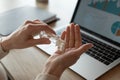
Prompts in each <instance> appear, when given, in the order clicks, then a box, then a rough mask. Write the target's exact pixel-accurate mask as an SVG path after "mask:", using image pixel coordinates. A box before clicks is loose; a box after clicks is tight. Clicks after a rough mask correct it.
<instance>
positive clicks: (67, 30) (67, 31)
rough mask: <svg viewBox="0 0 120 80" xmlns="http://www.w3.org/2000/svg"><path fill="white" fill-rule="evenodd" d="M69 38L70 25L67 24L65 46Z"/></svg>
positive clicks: (67, 44) (67, 45)
mask: <svg viewBox="0 0 120 80" xmlns="http://www.w3.org/2000/svg"><path fill="white" fill-rule="evenodd" d="M69 39H70V27H69V26H68V27H67V29H66V36H65V48H69Z"/></svg>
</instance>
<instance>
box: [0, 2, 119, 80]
mask: <svg viewBox="0 0 120 80" xmlns="http://www.w3.org/2000/svg"><path fill="white" fill-rule="evenodd" d="M76 1H77V0H49V3H48V5H45V4H41V3H40V4H37V5H38V6H39V7H41V5H42V6H44V8H45V9H46V10H48V11H50V12H53V13H56V14H57V16H58V17H59V18H60V20H59V21H57V22H55V23H52V24H50V25H51V26H53V28H56V27H60V26H62V25H64V24H67V23H69V22H70V18H71V17H72V13H73V10H74V7H75V3H76ZM67 2H68V3H67ZM23 5H31V6H36V2H35V0H26V1H25V0H1V2H0V10H1V11H0V13H1V12H4V11H7V10H10V9H12V8H15V7H20V6H23ZM42 8H43V7H42ZM48 57H49V56H48V55H47V54H45V53H44V52H43V51H42V50H40V49H38V48H37V47H30V48H26V49H19V50H11V51H10V53H9V55H7V56H6V57H5V58H3V59H2V64H3V66H4V68H5V69H6V72H7V74H8V76H9V77H10V78H11V80H33V79H34V78H35V77H36V75H37V74H38V73H40V72H41V70H42V67H43V64H44V63H45V61H46V60H47V58H48ZM119 79H120V65H118V66H116V67H115V68H113V69H112V70H110V71H109V72H107V73H106V74H104V75H103V76H101V77H100V78H98V79H97V80H119ZM61 80H84V79H83V78H82V77H81V76H79V75H77V74H76V73H74V72H73V71H71V70H70V69H67V70H66V71H65V72H64V73H63V75H62V77H61Z"/></svg>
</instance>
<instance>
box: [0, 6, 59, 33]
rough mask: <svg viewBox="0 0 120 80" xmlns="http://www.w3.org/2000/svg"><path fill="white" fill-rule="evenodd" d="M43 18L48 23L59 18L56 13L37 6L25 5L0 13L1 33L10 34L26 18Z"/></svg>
mask: <svg viewBox="0 0 120 80" xmlns="http://www.w3.org/2000/svg"><path fill="white" fill-rule="evenodd" d="M36 19H39V20H42V21H44V22H46V23H50V22H52V21H55V20H57V18H56V15H55V14H53V13H50V12H48V11H45V10H42V9H39V8H37V7H31V6H25V7H20V8H16V9H13V10H10V11H7V12H4V13H1V14H0V34H1V35H8V34H10V33H11V32H13V31H14V30H16V29H17V28H18V27H19V26H20V25H22V24H23V22H25V21H26V20H36Z"/></svg>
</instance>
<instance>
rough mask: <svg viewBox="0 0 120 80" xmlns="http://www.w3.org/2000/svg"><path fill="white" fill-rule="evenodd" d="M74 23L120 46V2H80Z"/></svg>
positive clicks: (82, 0) (89, 0)
mask: <svg viewBox="0 0 120 80" xmlns="http://www.w3.org/2000/svg"><path fill="white" fill-rule="evenodd" d="M72 22H74V23H77V24H79V25H80V26H81V28H82V29H84V30H87V31H88V32H92V33H93V34H95V35H97V36H99V37H101V38H104V39H106V40H108V41H110V42H113V43H115V44H120V0H79V1H78V4H77V8H76V10H75V13H74V16H73V19H72Z"/></svg>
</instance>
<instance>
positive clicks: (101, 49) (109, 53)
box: [82, 34, 120, 65]
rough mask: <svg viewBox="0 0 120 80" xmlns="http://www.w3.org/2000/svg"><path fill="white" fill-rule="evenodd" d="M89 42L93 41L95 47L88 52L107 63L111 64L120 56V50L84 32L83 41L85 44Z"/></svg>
mask: <svg viewBox="0 0 120 80" xmlns="http://www.w3.org/2000/svg"><path fill="white" fill-rule="evenodd" d="M88 42H90V43H93V44H94V47H93V48H91V49H89V50H88V51H87V52H86V54H88V55H89V56H92V57H93V58H95V59H97V60H98V61H100V62H102V63H104V64H106V65H109V64H110V63H112V62H113V61H115V60H116V59H118V58H119V57H120V50H118V49H115V48H113V47H112V46H109V45H107V44H105V43H103V42H100V41H98V40H96V39H93V38H91V37H88V36H86V35H85V34H82V43H83V44H85V43H88Z"/></svg>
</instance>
